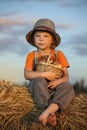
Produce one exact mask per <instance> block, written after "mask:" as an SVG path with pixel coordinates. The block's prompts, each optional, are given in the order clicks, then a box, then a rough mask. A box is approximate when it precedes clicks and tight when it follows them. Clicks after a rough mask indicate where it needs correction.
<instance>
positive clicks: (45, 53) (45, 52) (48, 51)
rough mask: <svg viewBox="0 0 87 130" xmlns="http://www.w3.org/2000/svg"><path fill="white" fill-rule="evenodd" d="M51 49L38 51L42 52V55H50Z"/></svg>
mask: <svg viewBox="0 0 87 130" xmlns="http://www.w3.org/2000/svg"><path fill="white" fill-rule="evenodd" d="M50 50H51V49H46V50H40V49H38V52H40V53H41V55H50Z"/></svg>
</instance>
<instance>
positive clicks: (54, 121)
mask: <svg viewBox="0 0 87 130" xmlns="http://www.w3.org/2000/svg"><path fill="white" fill-rule="evenodd" d="M47 123H48V124H50V125H51V126H56V125H57V118H56V115H55V113H53V114H51V115H49V117H48V120H47Z"/></svg>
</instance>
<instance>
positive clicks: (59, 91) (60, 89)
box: [50, 83, 75, 110]
mask: <svg viewBox="0 0 87 130" xmlns="http://www.w3.org/2000/svg"><path fill="white" fill-rule="evenodd" d="M74 96H75V92H74V89H73V86H72V85H71V84H70V83H62V84H60V85H59V86H57V87H56V90H55V93H54V95H53V96H52V100H50V103H57V104H59V107H60V109H61V110H63V109H64V108H66V107H67V105H68V104H69V103H70V102H71V100H72V99H73V98H74Z"/></svg>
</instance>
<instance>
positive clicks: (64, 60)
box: [58, 51, 70, 68]
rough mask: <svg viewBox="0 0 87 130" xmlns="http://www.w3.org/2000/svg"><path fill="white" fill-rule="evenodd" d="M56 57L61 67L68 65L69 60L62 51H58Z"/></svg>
mask: <svg viewBox="0 0 87 130" xmlns="http://www.w3.org/2000/svg"><path fill="white" fill-rule="evenodd" d="M58 59H59V62H60V64H61V65H62V67H63V68H64V67H67V68H68V67H70V65H69V62H68V60H67V58H66V56H65V55H64V53H63V52H62V51H58Z"/></svg>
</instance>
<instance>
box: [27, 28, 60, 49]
mask: <svg viewBox="0 0 87 130" xmlns="http://www.w3.org/2000/svg"><path fill="white" fill-rule="evenodd" d="M35 31H48V32H49V33H51V34H52V35H53V37H54V41H55V43H54V44H55V47H57V46H58V45H59V44H60V41H61V38H60V36H59V34H58V33H56V32H54V31H51V30H48V29H46V28H37V29H34V30H31V31H30V32H29V33H28V34H27V35H26V40H27V41H28V43H30V44H31V45H33V46H35V43H34V37H33V36H34V33H35ZM35 47H36V46H35Z"/></svg>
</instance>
